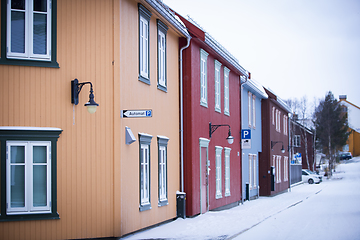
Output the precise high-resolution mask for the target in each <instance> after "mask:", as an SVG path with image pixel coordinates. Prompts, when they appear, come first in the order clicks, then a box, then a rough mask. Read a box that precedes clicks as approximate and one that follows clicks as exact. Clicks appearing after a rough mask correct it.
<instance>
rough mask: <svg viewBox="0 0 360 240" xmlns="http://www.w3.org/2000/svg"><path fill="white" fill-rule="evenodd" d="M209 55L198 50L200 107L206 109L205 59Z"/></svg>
mask: <svg viewBox="0 0 360 240" xmlns="http://www.w3.org/2000/svg"><path fill="white" fill-rule="evenodd" d="M208 56H209V54H208V53H207V52H205V51H204V50H203V49H200V105H201V106H204V107H208V103H207V91H208V90H207V57H208Z"/></svg>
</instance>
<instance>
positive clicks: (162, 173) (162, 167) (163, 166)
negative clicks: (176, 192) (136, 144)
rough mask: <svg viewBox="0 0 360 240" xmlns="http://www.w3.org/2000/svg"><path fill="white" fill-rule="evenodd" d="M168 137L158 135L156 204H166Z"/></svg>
mask: <svg viewBox="0 0 360 240" xmlns="http://www.w3.org/2000/svg"><path fill="white" fill-rule="evenodd" d="M168 141H169V138H167V137H163V136H158V148H159V166H158V174H159V178H158V182H159V203H158V206H165V205H167V204H168V190H167V189H168V188H167V185H168V184H167V144H168Z"/></svg>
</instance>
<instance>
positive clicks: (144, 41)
mask: <svg viewBox="0 0 360 240" xmlns="http://www.w3.org/2000/svg"><path fill="white" fill-rule="evenodd" d="M138 6H139V80H140V81H142V82H144V83H147V84H150V72H149V69H150V61H149V57H150V47H149V46H150V45H149V24H150V17H151V13H150V11H149V10H147V9H146V8H145V7H144V6H143V5H141V4H139V5H138Z"/></svg>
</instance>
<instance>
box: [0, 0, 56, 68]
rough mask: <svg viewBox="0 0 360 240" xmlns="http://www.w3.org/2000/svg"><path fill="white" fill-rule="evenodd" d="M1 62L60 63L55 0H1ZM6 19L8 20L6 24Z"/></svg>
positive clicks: (35, 64)
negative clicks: (2, 27)
mask: <svg viewBox="0 0 360 240" xmlns="http://www.w3.org/2000/svg"><path fill="white" fill-rule="evenodd" d="M1 7H2V8H4V9H6V11H5V13H6V14H3V16H1V18H2V22H3V23H2V26H5V27H6V31H5V32H3V33H4V35H3V36H2V38H1V39H2V40H1V41H2V43H1V46H2V49H1V59H0V60H1V61H0V63H1V64H9V65H31V66H42V67H46V66H49V67H58V66H59V65H58V64H57V63H56V0H8V1H2V5H1ZM5 23H6V24H5Z"/></svg>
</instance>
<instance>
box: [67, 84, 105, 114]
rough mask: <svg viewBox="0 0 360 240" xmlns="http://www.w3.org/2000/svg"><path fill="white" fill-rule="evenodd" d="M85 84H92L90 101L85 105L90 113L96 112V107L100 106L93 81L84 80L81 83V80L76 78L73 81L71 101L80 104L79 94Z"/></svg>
mask: <svg viewBox="0 0 360 240" xmlns="http://www.w3.org/2000/svg"><path fill="white" fill-rule="evenodd" d="M85 84H90V94H89V101H88V102H87V103H85V105H84V106H86V107H87V110H88V112H89V113H95V112H96V107H97V106H99V104H97V103H96V102H95V100H94V91H93V85H92V83H91V82H82V83H79V81H78V80H77V79H76V78H75V79H74V80H72V81H71V103H73V104H75V105H78V104H79V94H80V91H81V89H82V87H83V86H84V85H85Z"/></svg>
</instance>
